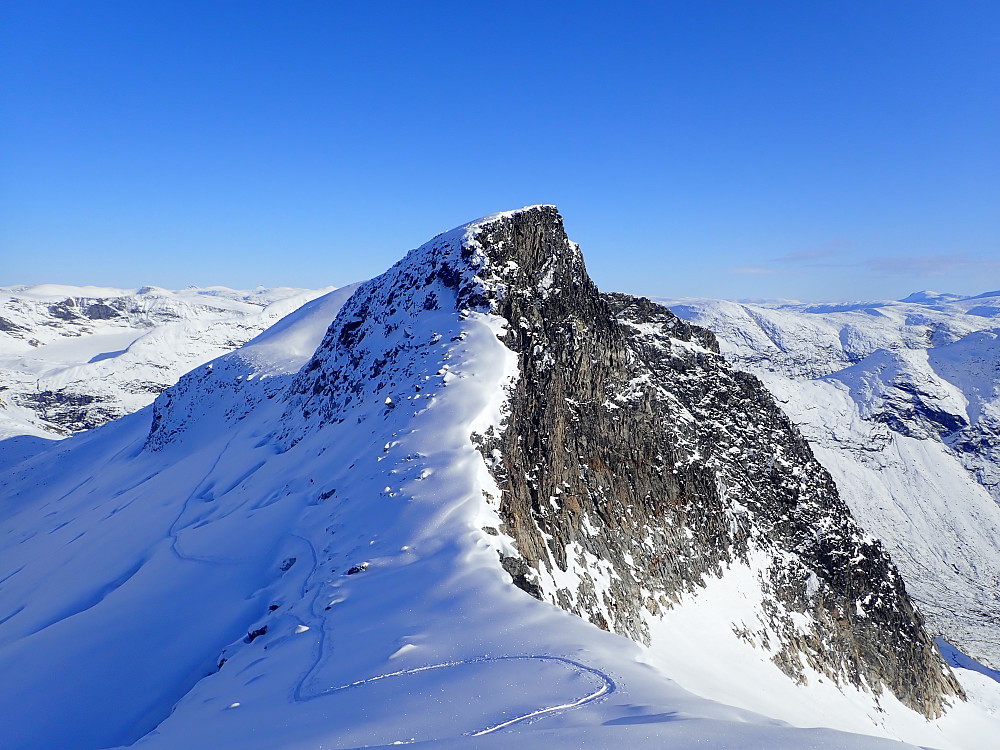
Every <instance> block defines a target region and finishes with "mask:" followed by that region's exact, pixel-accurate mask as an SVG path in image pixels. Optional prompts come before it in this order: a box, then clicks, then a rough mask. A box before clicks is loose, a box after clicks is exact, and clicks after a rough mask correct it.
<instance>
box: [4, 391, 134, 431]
mask: <svg viewBox="0 0 1000 750" xmlns="http://www.w3.org/2000/svg"><path fill="white" fill-rule="evenodd" d="M16 400H17V402H18V404H20V405H21V406H26V407H28V408H30V409H34V410H35V411H37V412H38V413H39V414H40V415H41V416H42V418H43V419H44V420H45V421H46V422H48V423H49V424H51V425H57V426H58V427H59V428H61V429H63V430H65V431H66V432H67V433H69V432H77V431H80V430H89V429H91V428H92V427H97V426H99V425H102V424H104V423H105V422H107V421H109V420H111V419H116V418H117V417H119V416H121V414H120V413H118V412H117V411H116V410H115V408H114V405H113V404H110V403H108V401H109V400H108V399H104V398H102V397H100V396H95V395H93V394H89V393H74V392H72V391H69V390H67V389H60V390H58V391H38V392H35V393H25V394H21V395H19V396H18V397H17V399H16ZM105 403H107V406H106V407H102V404H105Z"/></svg>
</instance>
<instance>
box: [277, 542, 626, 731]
mask: <svg viewBox="0 0 1000 750" xmlns="http://www.w3.org/2000/svg"><path fill="white" fill-rule="evenodd" d="M300 538H301V537H300ZM310 546H311V545H310ZM321 644H322V640H321ZM321 650H322V649H321ZM511 661H533V662H539V661H547V662H555V663H561V664H565V665H567V666H569V667H570V668H571V669H574V670H576V671H577V672H580V673H582V674H587V675H592V676H594V677H596V678H597V679H598V680H599V681H600V683H601V685H600V687H599V688H598V689H597V690H595V691H593V692H591V693H588V694H586V695H584V696H583V697H581V698H579V699H577V700H575V701H571V702H569V703H559V704H556V705H552V706H544V707H542V708H538V709H536V710H534V711H529V712H528V713H525V714H521V715H519V716H515V717H514V718H513V719H508V720H507V721H503V722H501V723H499V724H493V725H490V726H488V727H486V728H484V729H479V730H476V731H470V732H465V736H467V737H481V736H483V735H486V734H492V733H493V732H497V731H499V730H501V729H505V728H506V727H509V726H513V725H514V724H520V723H521V722H525V721H532V720H535V719H539V718H541V717H542V716H545V715H547V714H553V713H556V712H559V711H566V710H569V709H572V708H578V707H580V706H583V705H586V704H588V703H593V702H594V701H597V700H600V699H602V698H606V697H607V696H609V695H611V694H612V693H614V692H615V689H616V685H615V681H614V680H613V679H612V678H611V677H610V676H609V675H608V674H607V673H605V672H602V671H601V670H599V669H595V668H593V667H589V666H587V665H586V664H581V663H580V662H578V661H574V660H573V659H567V658H565V657H562V656H542V655H522V656H478V657H475V658H471V659H458V660H456V661H447V662H442V663H441V664H429V665H426V666H423V667H414V668H412V669H401V670H399V671H396V672H387V673H385V674H380V675H376V676H374V677H368V678H366V679H363V680H357V681H356V682H352V683H349V684H347V685H339V686H337V687H330V688H326V689H325V690H320V691H319V692H317V693H314V694H312V695H303V694H302V686H303V684H304V683H305V682H306V680H307V679H308V677H309V675H310V674H312V670H310V671H309V673H307V674H306V675H305V676H304V677H303V678H302V680H300V681H299V684H298V686H297V687H296V689H295V700H296V701H300V702H305V701H310V700H315V699H317V698H322V697H324V696H327V695H330V694H332V693H339V692H341V691H344V690H351V689H354V688H359V687H363V686H365V685H369V684H371V683H373V682H378V681H380V680H386V679H389V678H393V677H405V676H407V675H412V674H420V673H422V672H430V671H433V670H437V669H449V668H453V667H460V666H465V665H473V664H488V663H491V662H511ZM317 663H318V660H317Z"/></svg>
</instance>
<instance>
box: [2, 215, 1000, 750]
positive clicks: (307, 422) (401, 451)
mask: <svg viewBox="0 0 1000 750" xmlns="http://www.w3.org/2000/svg"><path fill="white" fill-rule="evenodd" d="M3 294H4V300H3V302H2V309H0V379H2V380H0V387H3V390H2V391H0V400H2V406H0V419H2V420H3V421H2V422H0V430H2V434H0V675H2V677H0V746H2V747H4V748H17V749H28V748H31V749H34V748H60V749H63V748H65V749H66V750H96V749H97V748H112V747H126V746H127V747H137V748H219V749H222V750H225V749H226V748H233V749H234V750H235V749H236V748H240V749H241V750H242V749H244V748H261V749H262V750H263V749H265V748H267V749H271V748H290V749H291V748H295V749H299V748H301V749H305V748H354V747H380V746H389V745H397V744H415V745H419V746H422V747H434V748H447V747H456V748H457V747H462V748H465V747H498V748H499V747H504V748H506V747H509V746H511V744H514V743H516V744H517V745H518V746H520V747H524V748H536V747H537V748H546V750H549V749H550V748H554V747H560V748H563V747H564V748H606V747H628V748H647V747H648V748H664V747H667V748H673V747H677V748H680V747H684V748H686V747H693V746H697V747H707V748H761V749H763V748H830V749H831V750H832V749H833V748H859V749H867V748H872V749H874V748H890V747H892V748H898V747H926V748H941V749H942V750H943V749H945V748H949V749H950V748H956V749H958V748H965V749H968V750H976V749H979V748H982V749H984V750H985V749H986V748H993V747H996V746H997V738H998V737H1000V683H998V680H1000V674H998V673H997V672H995V671H993V669H991V668H990V667H993V668H994V669H995V668H1000V663H998V660H1000V659H998V653H997V650H996V649H997V645H996V644H997V642H998V640H1000V638H998V626H997V616H998V615H997V613H998V608H1000V602H998V600H997V593H998V591H1000V584H998V580H1000V579H998V570H1000V531H998V529H1000V512H998V507H1000V506H998V504H997V501H998V499H1000V498H998V496H997V492H998V489H997V488H998V481H997V480H998V475H997V472H998V468H997V467H998V464H997V454H996V453H995V451H996V445H997V443H996V436H997V434H998V430H997V424H998V418H1000V391H998V383H1000V373H998V371H997V367H998V362H1000V354H998V353H1000V349H998V346H997V326H998V323H997V321H998V320H1000V317H998V315H1000V310H998V307H997V306H998V304H1000V298H996V297H989V296H987V297H983V298H982V299H979V300H965V299H953V298H948V297H940V296H932V295H924V296H923V297H920V298H915V299H912V300H909V301H907V302H903V303H884V304H876V305H859V306H844V307H843V308H828V307H827V308H810V307H806V306H796V305H783V306H779V305H775V306H766V305H737V304H735V303H723V302H716V301H707V300H679V301H672V302H671V303H670V305H669V306H670V308H671V309H672V310H674V312H675V313H677V315H679V316H680V317H679V318H678V317H676V316H675V315H673V314H672V313H670V312H669V311H668V310H667V309H665V308H663V307H659V306H657V305H653V304H651V303H649V302H648V301H646V300H637V299H635V298H630V297H627V296H626V295H602V294H600V293H599V292H598V291H597V289H596V287H594V286H593V284H592V282H591V281H590V279H589V277H588V276H587V274H586V269H585V267H584V264H583V258H582V255H581V254H580V250H579V248H578V247H577V246H576V245H575V244H574V243H572V242H571V241H569V240H568V239H567V238H566V236H565V233H564V230H563V228H562V219H561V217H560V216H559V215H558V213H557V212H556V210H555V209H554V208H553V207H549V206H535V207H529V208H525V209H520V210H518V211H512V212H507V213H503V214H495V215H492V216H489V217H485V218H483V219H479V220H477V221H475V222H471V223H469V224H467V225H464V226H461V227H458V228H457V229H454V230H452V231H450V232H446V233H444V234H442V235H438V236H437V237H435V238H433V239H432V240H430V241H429V242H428V243H426V244H425V245H423V246H421V247H419V248H417V249H415V250H413V251H411V252H410V253H409V254H408V255H407V256H406V257H405V258H403V259H402V260H401V261H400V262H399V263H397V264H396V265H395V266H393V268H391V269H389V270H388V271H387V272H386V273H385V274H383V275H382V276H379V277H377V278H375V279H372V280H370V281H367V282H364V283H362V284H360V285H355V286H352V287H347V288H344V289H338V290H317V291H312V292H310V291H306V290H258V291H257V292H234V291H232V290H222V289H214V290H185V291H182V292H168V291H165V290H159V289H143V290H138V291H123V290H106V289H95V288H89V287H58V288H56V287H31V288H21V287H16V288H14V287H12V288H7V289H5V290H3ZM990 310H993V311H994V312H990ZM685 321H691V322H693V323H694V324H695V325H691V324H690V323H689V322H685ZM268 326H270V327H268ZM265 329H266V330H265ZM712 332H714V335H713V333H712ZM720 352H721V354H720ZM747 373H750V374H747ZM178 378H179V379H178ZM758 378H759V379H758ZM174 381H176V382H174ZM761 383H763V384H764V385H766V387H767V390H765V388H764V386H763V385H761ZM772 394H773V395H772ZM154 397H155V401H153V399H154ZM151 401H152V403H150V402H151ZM776 401H777V403H776ZM779 405H780V408H779ZM786 414H787V416H786ZM789 419H790V421H789ZM85 428H86V429H85ZM890 557H891V561H890ZM904 582H905V587H904ZM914 604H915V605H916V609H915V608H914ZM917 610H919V613H918V611H917ZM920 613H922V616H921V614H920ZM934 637H939V640H938V641H937V644H938V645H935V644H934V641H932V638H934ZM942 653H943V655H942ZM973 657H974V658H973Z"/></svg>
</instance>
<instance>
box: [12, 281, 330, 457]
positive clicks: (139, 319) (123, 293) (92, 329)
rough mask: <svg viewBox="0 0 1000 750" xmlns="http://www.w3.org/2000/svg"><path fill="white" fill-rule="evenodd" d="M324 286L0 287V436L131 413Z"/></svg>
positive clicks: (67, 428) (60, 431)
mask: <svg viewBox="0 0 1000 750" xmlns="http://www.w3.org/2000/svg"><path fill="white" fill-rule="evenodd" d="M331 290H332V287H328V288H326V289H319V290H308V289H291V288H277V289H264V288H259V289H255V290H252V291H236V290H233V289H227V288H225V287H209V288H206V289H199V288H194V287H192V288H189V289H183V290H179V291H171V290H168V289H160V288H158V287H143V288H141V289H113V288H106V287H92V286H90V287H76V286H65V285H55V284H43V285H39V286H32V287H6V288H0V438H2V437H5V436H10V435H38V436H42V437H54V436H64V435H67V434H70V433H71V432H76V431H79V430H82V429H88V428H91V427H96V426H98V425H100V424H103V423H104V422H106V421H108V420H110V419H115V418H117V417H120V416H123V415H125V414H130V413H131V412H133V411H136V410H137V409H140V408H142V407H144V406H147V405H148V404H150V403H152V401H153V399H154V398H155V397H156V395H157V394H158V393H160V392H161V391H162V390H163V389H164V388H167V387H168V386H171V385H173V384H174V383H176V382H177V379H178V378H179V377H180V376H181V375H183V374H184V373H186V372H187V371H188V370H190V369H191V368H193V367H195V366H196V365H200V364H203V363H205V362H207V361H209V360H211V359H214V358H215V357H218V356H219V355H221V354H224V353H225V352H227V351H231V350H232V349H235V348H236V347H238V346H241V345H242V344H245V343H246V342H247V341H249V340H250V339H252V338H253V337H254V336H256V335H257V334H259V333H261V332H262V331H263V330H264V329H265V328H267V327H268V326H270V325H272V324H274V323H276V322H277V321H278V320H279V319H281V318H282V317H284V316H285V315H287V314H288V313H290V312H292V311H293V310H295V309H296V308H298V307H300V306H301V305H303V304H305V303H306V302H308V301H309V300H311V299H314V298H315V297H318V296H320V295H322V294H325V293H326V292H329V291H331Z"/></svg>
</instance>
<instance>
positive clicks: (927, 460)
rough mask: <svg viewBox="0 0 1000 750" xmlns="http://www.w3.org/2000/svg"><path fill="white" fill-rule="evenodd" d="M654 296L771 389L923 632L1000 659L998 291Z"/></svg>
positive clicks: (994, 662) (998, 662)
mask: <svg viewBox="0 0 1000 750" xmlns="http://www.w3.org/2000/svg"><path fill="white" fill-rule="evenodd" d="M663 302H664V304H667V305H668V306H670V308H671V309H672V310H674V311H675V312H676V313H677V314H678V315H680V316H681V317H684V318H686V319H688V320H690V321H692V322H694V323H697V324H698V325H703V326H706V327H708V328H711V329H712V330H713V331H714V332H715V333H716V335H717V336H718V338H719V341H720V346H721V347H722V349H723V352H724V353H725V354H726V356H727V358H729V359H730V360H731V361H732V362H733V363H734V364H736V365H737V366H738V367H741V368H743V369H746V370H748V371H750V372H752V373H754V374H755V375H757V376H758V377H760V378H761V379H762V380H763V381H764V383H765V384H766V385H767V387H768V389H769V390H770V391H771V392H772V393H774V394H775V396H776V397H777V398H778V400H779V401H780V403H781V404H782V406H783V408H784V409H785V410H786V411H787V413H788V414H789V416H790V417H791V418H792V420H793V421H794V422H796V424H798V425H799V427H800V428H801V430H802V431H803V433H804V434H805V435H806V437H807V438H808V439H809V441H810V443H811V444H812V446H813V449H814V451H815V452H816V455H817V457H818V458H819V459H820V461H822V463H823V464H824V465H825V466H826V467H827V468H828V469H829V470H830V472H831V473H832V474H833V476H834V478H835V479H836V481H837V484H838V486H839V487H840V490H841V494H842V496H843V497H844V499H845V500H846V501H847V502H848V504H849V505H850V506H851V509H852V512H853V513H854V514H855V516H856V517H857V518H858V519H859V521H860V522H861V523H862V525H863V526H865V527H866V528H868V529H869V530H871V531H872V532H873V533H875V534H877V535H878V536H879V537H881V538H882V540H883V541H884V542H885V543H886V545H887V546H888V548H889V550H890V553H891V555H892V558H893V560H894V562H895V563H896V564H897V565H898V566H899V568H900V570H901V571H902V572H903V575H904V577H905V578H906V581H907V588H908V589H909V591H910V594H911V595H912V596H913V598H914V599H915V600H916V601H917V603H918V605H919V607H920V609H921V611H922V612H923V614H924V615H925V617H926V618H927V621H928V627H929V629H930V630H931V631H932V632H934V633H936V634H938V635H943V636H944V637H945V638H946V639H947V640H948V641H950V642H952V643H954V644H956V645H958V646H959V647H961V648H962V649H963V650H964V651H966V652H967V653H969V654H972V655H974V656H976V657H977V658H978V659H980V660H981V661H984V662H986V663H988V664H990V665H992V666H993V667H997V666H1000V625H998V623H1000V505H998V503H1000V481H998V479H1000V453H998V446H1000V344H998V335H1000V295H997V294H996V293H991V294H987V295H980V296H978V297H973V298H957V297H955V296H954V295H937V294H934V293H928V292H924V293H918V294H916V295H912V296H911V297H908V298H907V300H905V301H903V302H879V303H857V304H848V305H839V306H835V305H798V304H775V305H763V304H740V303H734V302H724V301H718V300H664V301H663Z"/></svg>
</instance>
